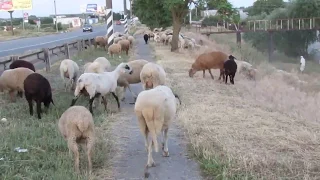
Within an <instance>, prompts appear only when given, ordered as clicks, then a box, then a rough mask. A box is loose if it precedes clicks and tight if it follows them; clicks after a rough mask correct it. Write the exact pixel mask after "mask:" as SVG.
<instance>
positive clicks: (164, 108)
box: [134, 85, 178, 178]
mask: <svg viewBox="0 0 320 180" xmlns="http://www.w3.org/2000/svg"><path fill="white" fill-rule="evenodd" d="M175 97H176V95H174V94H173V92H172V90H171V89H170V88H169V87H167V86H163V85H160V86H157V87H155V88H154V89H150V90H145V91H142V92H140V94H139V95H138V97H137V101H136V104H135V107H134V111H135V114H136V116H137V119H138V122H139V128H140V131H141V133H142V135H143V136H144V139H145V148H146V150H147V152H148V162H147V165H146V168H145V177H146V178H147V177H148V176H149V173H148V168H150V167H155V163H154V160H153V158H152V145H153V146H154V151H155V152H158V148H159V147H158V141H157V136H158V134H160V133H161V135H162V136H163V138H162V140H163V141H162V151H163V153H162V155H163V156H164V157H168V156H169V150H168V130H169V126H170V124H171V121H173V120H174V118H175V115H176V111H177V105H178V104H177V101H176V99H175ZM149 133H150V135H151V138H152V140H151V142H149V141H148V134H149Z"/></svg>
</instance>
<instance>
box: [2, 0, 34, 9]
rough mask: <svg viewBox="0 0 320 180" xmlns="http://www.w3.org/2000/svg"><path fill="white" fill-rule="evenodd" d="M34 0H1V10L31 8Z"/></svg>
mask: <svg viewBox="0 0 320 180" xmlns="http://www.w3.org/2000/svg"><path fill="white" fill-rule="evenodd" d="M31 9H32V0H0V11H15V10H31Z"/></svg>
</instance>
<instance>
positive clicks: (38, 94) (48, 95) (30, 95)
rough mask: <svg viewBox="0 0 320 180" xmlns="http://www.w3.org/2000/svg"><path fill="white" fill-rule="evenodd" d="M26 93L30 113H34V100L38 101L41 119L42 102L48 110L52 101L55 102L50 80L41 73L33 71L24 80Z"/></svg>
mask: <svg viewBox="0 0 320 180" xmlns="http://www.w3.org/2000/svg"><path fill="white" fill-rule="evenodd" d="M23 85H24V94H25V97H26V100H27V101H28V103H29V110H30V115H31V116H32V115H33V105H32V100H34V101H35V102H36V103H37V113H38V119H41V113H42V110H41V103H42V102H43V104H44V106H45V107H46V110H45V111H47V110H48V108H49V106H50V103H52V104H53V105H54V103H53V100H52V92H51V86H50V83H49V81H48V80H47V79H46V78H45V77H43V76H42V75H41V74H38V73H32V74H30V75H29V76H28V77H27V78H26V79H25V80H24V83H23Z"/></svg>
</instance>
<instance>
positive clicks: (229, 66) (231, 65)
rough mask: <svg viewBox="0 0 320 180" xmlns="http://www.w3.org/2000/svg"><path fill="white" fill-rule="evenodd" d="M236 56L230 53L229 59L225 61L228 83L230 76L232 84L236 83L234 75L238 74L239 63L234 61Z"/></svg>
mask: <svg viewBox="0 0 320 180" xmlns="http://www.w3.org/2000/svg"><path fill="white" fill-rule="evenodd" d="M234 59H235V57H234V56H232V55H230V56H229V59H228V60H227V61H225V62H224V65H223V67H224V74H225V77H226V84H227V81H228V76H229V78H230V82H231V84H234V76H235V75H236V72H237V63H236V62H235V61H234Z"/></svg>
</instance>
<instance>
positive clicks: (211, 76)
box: [208, 69, 214, 79]
mask: <svg viewBox="0 0 320 180" xmlns="http://www.w3.org/2000/svg"><path fill="white" fill-rule="evenodd" d="M208 70H209V73H210V76H211V78H212V79H214V78H213V75H212V73H211V69H208Z"/></svg>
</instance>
